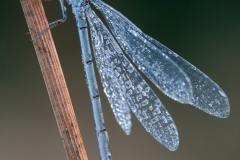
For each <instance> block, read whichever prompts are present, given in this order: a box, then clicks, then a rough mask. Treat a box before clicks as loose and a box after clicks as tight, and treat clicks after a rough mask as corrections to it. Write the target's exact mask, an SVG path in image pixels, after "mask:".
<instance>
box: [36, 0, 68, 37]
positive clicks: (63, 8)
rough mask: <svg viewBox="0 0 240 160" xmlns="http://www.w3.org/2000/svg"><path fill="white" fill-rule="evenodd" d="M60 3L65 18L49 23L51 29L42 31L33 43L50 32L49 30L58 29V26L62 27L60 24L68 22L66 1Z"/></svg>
mask: <svg viewBox="0 0 240 160" xmlns="http://www.w3.org/2000/svg"><path fill="white" fill-rule="evenodd" d="M59 2H60V6H61V10H62V16H63V18H62V19H58V20H56V21H53V22H51V23H49V27H48V28H47V29H45V30H42V31H41V32H39V33H38V34H37V36H36V37H35V38H34V39H33V40H32V41H35V40H36V39H37V38H38V37H39V36H40V35H41V34H43V33H45V32H46V31H48V30H49V29H52V28H54V27H56V26H58V25H60V24H62V23H63V22H65V21H66V19H67V9H66V7H65V6H64V0H59Z"/></svg>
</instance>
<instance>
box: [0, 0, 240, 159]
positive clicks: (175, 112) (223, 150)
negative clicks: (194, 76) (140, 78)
mask: <svg viewBox="0 0 240 160" xmlns="http://www.w3.org/2000/svg"><path fill="white" fill-rule="evenodd" d="M104 1H105V2H106V3H108V4H109V5H111V6H112V7H114V8H115V9H117V10H119V11H120V12H121V13H122V14H124V15H125V16H126V17H128V18H129V19H130V20H131V21H132V22H133V23H134V24H136V25H137V26H138V27H139V28H140V29H141V30H142V31H143V32H145V33H146V34H148V35H150V36H152V37H154V38H155V39H157V40H158V41H160V42H161V43H163V44H164V45H166V46H167V47H169V48H170V49H172V50H173V51H175V52H176V53H178V54H179V55H181V56H182V57H184V58H185V59H187V60H188V61H189V62H191V63H192V64H194V65H195V66H196V67H198V68H199V69H200V70H202V71H203V72H204V73H206V74H207V75H208V76H209V77H211V78H212V79H213V80H214V81H215V82H216V83H217V84H219V86H221V88H222V89H223V90H224V91H225V93H226V94H227V96H228V97H229V101H230V104H231V114H230V116H229V117H228V118H227V119H219V118H216V117H213V116H210V115H207V114H206V113H204V112H202V111H200V110H198V109H195V108H194V107H192V106H190V105H183V104H180V103H177V102H175V101H173V100H171V99H170V98H168V97H166V96H165V95H163V94H162V93H161V92H160V91H159V90H157V89H156V87H154V86H153V85H152V84H151V83H150V85H151V86H152V88H153V89H154V91H155V92H156V94H157V95H158V96H159V98H160V99H161V101H162V102H163V104H164V105H165V107H166V108H167V110H168V111H169V113H170V114H171V116H172V117H173V119H174V121H175V123H176V125H177V127H178V131H179V135H180V145H179V148H178V150H177V151H175V152H171V151H169V150H167V149H166V148H165V147H163V146H162V145H161V144H160V143H158V142H157V141H156V140H155V139H154V138H152V137H151V136H150V135H149V134H148V133H147V132H146V131H145V130H144V128H143V127H142V126H141V124H140V123H139V122H138V121H137V119H136V118H135V117H134V115H133V116H132V121H133V127H132V133H131V135H130V136H126V135H125V133H124V132H123V131H122V130H121V128H120V126H119V125H118V124H117V122H116V120H115V118H114V116H113V113H112V111H111V109H110V106H109V103H108V101H107V99H106V96H105V94H104V93H103V92H102V87H101V83H99V88H100V90H101V100H102V106H103V111H104V116H105V122H106V125H107V129H108V133H109V137H110V150H111V152H112V155H113V159H114V160H157V159H161V160H193V159H194V160H239V159H240V152H239V149H240V125H239V123H240V108H239V104H240V98H239V95H240V92H239V89H240V71H239V70H240V19H239V18H240V1H238V0H201V1H195V0H148V1H146V0H104ZM43 4H44V8H45V10H46V14H47V17H48V20H49V21H54V20H56V19H59V18H61V10H60V5H59V2H58V0H52V1H51V2H43ZM67 8H68V19H67V21H66V22H65V23H64V24H62V25H60V26H58V27H56V28H54V29H52V34H53V37H54V40H55V45H56V48H57V51H58V55H59V58H60V61H61V65H62V68H63V72H64V75H65V78H66V81H67V85H68V89H69V92H70V95H71V99H72V102H73V106H74V109H75V112H76V116H77V119H78V123H79V127H80V130H81V133H82V136H83V140H84V143H85V147H86V150H87V153H88V157H89V160H97V159H99V152H98V147H97V140H96V136H95V129H94V122H93V117H92V109H91V104H90V99H89V94H88V90H87V85H86V83H85V74H84V71H83V65H82V62H81V61H82V60H81V52H80V44H79V39H78V32H77V27H76V24H75V20H74V17H73V14H72V11H71V8H70V7H69V6H67ZM27 31H28V28H27V24H26V20H25V18H24V15H23V11H22V8H21V5H20V1H19V0H14V1H0V160H65V159H66V156H65V153H64V150H63V146H62V143H61V139H60V135H59V132H58V128H57V125H56V121H55V118H54V115H53V111H52V108H51V105H50V101H49V98H48V94H47V90H46V87H45V84H44V81H43V78H42V74H41V71H40V67H39V64H38V61H37V57H36V55H35V51H34V48H33V45H32V43H31V42H30V41H29V39H30V36H26V32H27ZM98 80H99V77H98ZM99 82H100V81H99ZM148 82H149V81H148Z"/></svg>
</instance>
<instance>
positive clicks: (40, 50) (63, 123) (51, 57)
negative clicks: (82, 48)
mask: <svg viewBox="0 0 240 160" xmlns="http://www.w3.org/2000/svg"><path fill="white" fill-rule="evenodd" d="M20 1H21V4H22V8H23V11H24V15H25V18H26V20H27V24H28V27H29V31H30V34H31V37H32V39H34V38H35V37H36V36H37V35H38V33H39V32H41V31H42V30H45V29H46V28H48V27H49V26H48V22H47V19H46V15H45V12H44V9H43V6H42V2H41V0H20ZM33 45H34V48H35V51H36V54H37V58H38V61H39V64H40V67H41V70H42V74H43V77H44V81H45V84H46V87H47V91H48V94H49V97H50V101H51V104H52V108H53V112H54V115H55V118H56V121H57V125H58V128H59V132H60V136H61V138H62V142H63V145H64V149H65V152H66V156H67V158H68V159H69V160H87V159H88V158H87V154H86V151H85V147H84V144H83V141H82V137H81V133H80V130H79V127H78V123H77V120H76V116H75V113H74V110H73V106H72V102H71V99H70V96H69V93H68V89H67V85H66V82H65V79H64V75H63V72H62V69H61V65H60V62H59V59H58V55H57V52H56V48H55V45H54V42H53V39H52V35H51V32H50V30H48V31H46V32H44V33H43V34H42V35H41V36H39V37H38V38H37V39H36V40H34V41H33Z"/></svg>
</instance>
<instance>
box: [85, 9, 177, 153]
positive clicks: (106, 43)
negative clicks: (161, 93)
mask: <svg viewBox="0 0 240 160" xmlns="http://www.w3.org/2000/svg"><path fill="white" fill-rule="evenodd" d="M86 13H87V17H88V19H89V22H90V27H91V35H92V41H93V44H94V46H93V48H94V50H95V55H96V60H97V63H99V62H98V61H102V63H101V64H103V63H104V67H107V68H108V72H106V73H105V76H106V77H109V81H114V85H116V86H117V87H115V86H113V87H115V88H114V89H119V90H120V92H121V93H122V97H124V100H126V102H127V103H125V104H126V105H127V107H130V108H131V110H132V111H133V113H134V114H135V115H136V117H137V119H138V120H139V121H140V122H141V123H142V125H143V126H144V128H145V129H146V130H147V132H149V133H150V134H151V135H152V136H153V137H154V138H155V139H156V140H158V141H159V142H160V143H162V144H163V145H164V146H165V147H167V148H168V149H170V150H176V149H177V147H178V144H179V138H178V132H177V128H176V126H175V123H174V121H173V120H172V118H171V116H170V115H169V113H168V111H167V110H166V109H165V107H164V106H163V105H162V103H161V102H160V100H159V99H158V97H157V96H156V95H155V93H154V92H153V90H152V89H151V88H150V87H149V85H148V84H147V83H146V82H145V81H144V79H143V78H142V77H141V75H140V74H139V73H138V71H137V70H136V69H135V68H134V66H133V65H132V64H131V63H130V62H129V60H128V59H127V58H126V56H125V55H124V54H123V53H122V51H121V49H120V47H119V46H118V44H117V43H116V41H115V40H114V38H113V37H112V35H111V34H110V32H109V31H108V30H107V29H106V27H105V26H104V25H103V23H102V22H101V20H100V19H99V18H98V17H97V16H96V14H95V13H94V12H93V11H92V10H91V9H90V8H89V9H87V11H86ZM102 54H105V57H108V58H104V59H103V60H99V58H102ZM99 65H100V64H98V68H101V66H99ZM102 70H105V69H102ZM99 71H100V72H101V69H99ZM101 74H102V73H100V75H101ZM109 83H110V82H109ZM107 96H108V95H107ZM108 97H110V96H108ZM119 101H122V99H119Z"/></svg>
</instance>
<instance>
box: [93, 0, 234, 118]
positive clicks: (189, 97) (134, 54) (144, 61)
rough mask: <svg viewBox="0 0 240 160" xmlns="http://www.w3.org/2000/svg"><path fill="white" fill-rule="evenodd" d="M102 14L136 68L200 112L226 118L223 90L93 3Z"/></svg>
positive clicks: (105, 7)
mask: <svg viewBox="0 0 240 160" xmlns="http://www.w3.org/2000/svg"><path fill="white" fill-rule="evenodd" d="M93 4H94V5H95V6H96V7H97V8H98V9H99V10H100V11H101V12H102V13H103V15H104V17H105V19H106V21H107V23H108V24H109V27H110V29H111V31H112V32H113V34H114V35H115V36H116V39H117V41H118V42H119V44H120V45H121V47H122V48H123V50H124V51H125V52H126V53H127V55H128V56H129V57H130V58H131V59H132V60H133V62H134V63H135V64H136V65H137V66H138V68H139V69H140V70H141V71H142V72H143V73H144V74H145V75H146V76H147V77H148V78H149V79H150V80H151V81H152V82H153V83H154V84H155V85H156V86H157V87H158V88H159V89H160V90H161V91H162V92H163V93H165V94H166V95H168V96H169V97H171V98H173V99H174V100H177V101H179V102H181V103H187V104H191V105H193V106H195V107H196V108H198V109H201V110H203V111H204V112H206V113H208V114H211V115H214V116H217V117H220V118H226V117H228V115H229V113H230V105H229V101H228V98H227V96H226V94H225V93H224V91H223V90H222V89H221V88H220V87H219V86H218V85H217V84H216V83H215V82H214V81H212V80H211V79H210V78H209V77H208V76H206V75H205V74H204V73H202V72H201V71H200V70H199V69H197V68H196V67H194V66H193V65H192V64H190V63H189V62H187V61H186V60H185V59H183V58H182V57H180V56H178V55H177V54H176V53H174V52H173V51H171V50H170V49H168V48H167V47H165V46H164V45H162V44H161V43H159V42H158V41H156V40H154V39H153V38H151V37H149V36H147V35H146V34H144V33H143V32H142V31H141V30H140V29H139V28H137V27H136V26H135V25H134V24H132V23H131V22H130V21H129V20H128V19H127V18H125V17H124V16H123V15H122V14H121V13H119V12H118V11H116V10H115V9H113V8H112V7H110V6H108V5H107V4H105V3H104V2H102V1H94V3H93Z"/></svg>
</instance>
